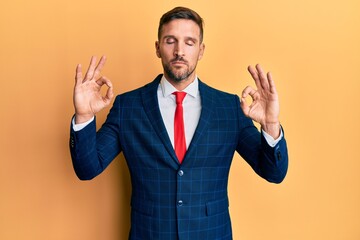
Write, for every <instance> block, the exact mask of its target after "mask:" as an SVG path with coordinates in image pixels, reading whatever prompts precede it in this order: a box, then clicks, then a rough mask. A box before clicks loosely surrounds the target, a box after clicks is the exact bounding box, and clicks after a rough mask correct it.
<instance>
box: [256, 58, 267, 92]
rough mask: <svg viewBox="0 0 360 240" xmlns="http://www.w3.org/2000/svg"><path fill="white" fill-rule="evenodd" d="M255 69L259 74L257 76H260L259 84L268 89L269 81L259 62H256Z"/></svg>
mask: <svg viewBox="0 0 360 240" xmlns="http://www.w3.org/2000/svg"><path fill="white" fill-rule="evenodd" d="M255 67H256V70H257V72H258V74H259V78H260V84H261V87H262V88H263V89H269V82H268V79H267V77H266V75H265V73H264V71H263V69H262V68H261V66H260V64H256V66H255Z"/></svg>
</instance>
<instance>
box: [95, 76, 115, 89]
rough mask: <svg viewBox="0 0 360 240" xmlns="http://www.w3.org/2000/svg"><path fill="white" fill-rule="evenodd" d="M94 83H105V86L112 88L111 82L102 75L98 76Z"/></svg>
mask: <svg viewBox="0 0 360 240" xmlns="http://www.w3.org/2000/svg"><path fill="white" fill-rule="evenodd" d="M96 83H97V84H98V85H99V86H102V85H104V84H106V86H108V87H109V88H112V87H113V86H112V82H111V81H110V80H109V79H108V78H106V77H105V76H102V77H101V78H99V79H98V80H96Z"/></svg>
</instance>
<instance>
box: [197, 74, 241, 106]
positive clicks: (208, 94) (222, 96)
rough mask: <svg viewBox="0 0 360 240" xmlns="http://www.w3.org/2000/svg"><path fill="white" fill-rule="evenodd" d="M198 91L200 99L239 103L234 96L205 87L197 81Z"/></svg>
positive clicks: (237, 98)
mask: <svg viewBox="0 0 360 240" xmlns="http://www.w3.org/2000/svg"><path fill="white" fill-rule="evenodd" d="M199 91H200V95H201V97H202V98H210V99H212V100H213V101H214V102H224V101H225V102H229V101H230V102H232V103H237V102H239V97H238V96H237V95H236V94H233V93H228V92H225V91H222V90H219V89H216V88H214V87H211V86H209V85H207V84H206V83H204V82H202V81H200V79H199Z"/></svg>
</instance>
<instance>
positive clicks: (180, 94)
mask: <svg viewBox="0 0 360 240" xmlns="http://www.w3.org/2000/svg"><path fill="white" fill-rule="evenodd" d="M173 94H174V95H175V97H176V105H179V104H182V102H183V100H184V98H185V96H186V92H173Z"/></svg>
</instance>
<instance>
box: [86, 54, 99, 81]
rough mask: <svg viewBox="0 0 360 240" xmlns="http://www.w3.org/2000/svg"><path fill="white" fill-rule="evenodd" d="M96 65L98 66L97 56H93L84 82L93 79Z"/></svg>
mask: <svg viewBox="0 0 360 240" xmlns="http://www.w3.org/2000/svg"><path fill="white" fill-rule="evenodd" d="M95 66H96V57H95V56H92V57H91V60H90V65H89V68H88V70H87V72H86V74H85V79H84V82H85V81H89V80H91V79H93V76H94V70H95Z"/></svg>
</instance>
